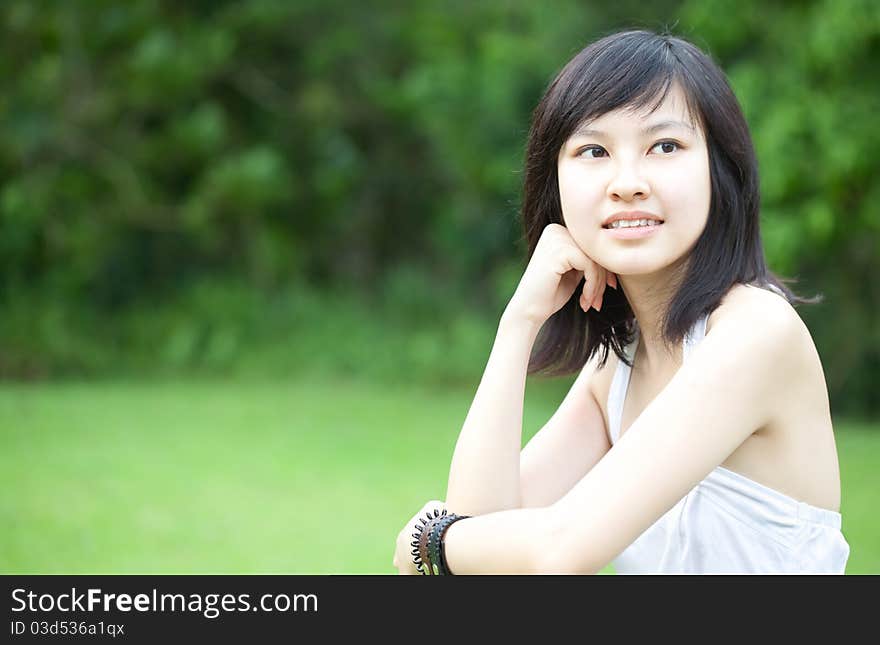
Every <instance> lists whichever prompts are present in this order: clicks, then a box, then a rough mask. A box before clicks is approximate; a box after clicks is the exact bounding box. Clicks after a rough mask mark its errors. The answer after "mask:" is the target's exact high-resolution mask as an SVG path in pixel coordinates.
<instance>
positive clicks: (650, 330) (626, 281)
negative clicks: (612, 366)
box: [618, 266, 683, 372]
mask: <svg viewBox="0 0 880 645" xmlns="http://www.w3.org/2000/svg"><path fill="white" fill-rule="evenodd" d="M682 268H683V267H682V266H670V267H665V268H664V269H662V270H661V271H657V272H655V273H646V274H639V275H628V276H624V275H618V282H619V283H620V285H621V286H622V287H623V292H624V293H625V295H626V299H627V301H628V302H629V306H630V308H631V309H632V310H633V313H634V314H635V317H636V320H637V321H638V323H639V344H638V350H637V354H638V356H639V358H638V360H637V361H636V364H638V366H639V369H640V370H645V371H649V372H654V371H658V370H659V371H662V370H663V369H664V367H665V366H666V365H668V364H669V363H675V364H677V363H678V362H680V360H681V348H679V347H670V346H669V345H667V344H666V342H665V341H664V340H663V335H662V331H663V330H662V323H663V320H662V316H663V313H664V312H665V311H666V308H667V307H668V306H669V303H670V301H671V300H672V296H673V295H674V294H675V292H676V290H677V288H678V285H679V284H680V279H681V273H682V272H683V271H682Z"/></svg>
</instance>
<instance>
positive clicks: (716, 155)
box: [521, 30, 822, 376]
mask: <svg viewBox="0 0 880 645" xmlns="http://www.w3.org/2000/svg"><path fill="white" fill-rule="evenodd" d="M674 84H677V85H678V86H679V87H681V88H682V90H683V93H684V95H685V98H686V103H687V110H688V112H689V113H690V115H691V117H692V118H693V119H694V120H695V121H696V124H697V125H698V126H699V127H700V128H701V129H702V131H703V134H704V136H705V140H706V145H707V148H708V153H709V173H710V183H711V200H710V205H709V215H708V219H707V221H706V226H705V229H704V230H703V232H702V234H701V235H700V236H699V238H698V239H697V242H696V243H695V245H694V247H693V248H692V250H691V252H690V253H689V256H688V257H687V259H686V263H685V265H684V266H683V269H682V279H681V282H680V285H679V286H678V288H677V291H676V293H675V294H674V295H673V296H672V298H671V300H670V302H669V305H668V307H667V308H666V311H665V312H664V314H663V316H662V321H663V323H662V325H661V328H662V338H663V340H664V342H666V343H668V344H669V345H673V344H678V343H680V342H681V341H682V340H683V338H684V336H685V334H686V333H687V331H688V330H689V329H690V327H691V326H692V325H693V324H694V322H695V321H696V320H698V319H699V318H700V317H701V316H702V315H704V314H708V313H710V312H711V311H713V310H714V309H715V308H716V307H717V306H718V304H719V303H720V301H721V299H722V298H723V297H724V295H725V294H726V293H727V292H728V291H729V289H730V288H731V287H732V286H733V285H735V284H754V285H756V286H760V287H763V288H768V289H771V290H773V291H776V292H777V293H779V294H780V295H781V296H783V297H784V298H785V299H786V300H788V302H789V303H791V304H792V305H793V306H796V305H797V304H801V303H806V304H814V303H816V302H820V301H821V299H822V297H821V296H817V297H814V298H812V299H806V298H802V297H800V296H797V295H795V294H794V293H793V292H792V291H791V290H790V289H789V288H788V287H787V286H785V284H784V282H795V280H784V279H782V278H779V277H777V276H775V275H774V274H773V273H771V272H770V270H769V269H768V268H767V263H766V260H765V258H764V249H763V245H762V243H761V235H760V230H759V211H760V194H759V185H758V162H757V158H756V156H755V151H754V146H753V144H752V138H751V135H750V134H749V129H748V125H747V124H746V120H745V117H744V116H743V113H742V110H741V108H740V105H739V102H738V101H737V99H736V96H735V95H734V93H733V90H732V89H731V88H730V85H729V84H728V82H727V79H726V77H725V75H724V73H723V72H722V71H721V70H720V69H719V67H718V66H717V65H716V64H715V63H714V62H713V61H712V59H711V58H710V57H709V56H708V55H707V54H705V53H704V52H703V51H701V50H700V49H699V48H698V47H696V46H695V45H693V44H692V43H690V42H688V41H686V40H683V39H681V38H678V37H675V36H672V35H670V34H656V33H653V32H650V31H645V30H633V31H624V32H618V33H614V34H611V35H607V36H605V37H603V38H601V39H600V40H597V41H596V42H593V43H592V44H590V45H588V46H587V47H585V48H584V49H583V50H581V51H580V52H579V53H578V54H577V55H576V56H575V57H574V58H572V59H571V60H570V61H569V62H568V63H567V64H566V65H565V67H564V68H563V69H562V71H560V72H559V74H558V75H557V76H556V78H555V79H554V80H553V81H552V83H550V85H549V87H548V88H547V90H546V92H545V93H544V96H543V97H542V99H541V101H540V103H539V104H538V106H537V107H536V108H535V111H534V113H533V116H532V124H531V129H530V132H529V138H528V144H527V147H526V158H525V170H524V177H523V200H522V210H521V217H522V224H523V230H524V233H525V238H526V242H527V246H528V259H531V257H532V254H533V253H534V251H535V247H536V246H537V244H538V240H539V239H540V237H541V233H542V232H543V230H544V228H545V227H546V226H547V225H548V224H551V223H556V224H561V225H563V226H564V225H565V223H564V221H563V217H562V207H561V204H560V197H559V180H558V176H557V159H558V153H559V150H560V148H561V146H562V145H563V144H564V143H565V142H566V140H567V139H568V138H569V137H570V136H571V134H572V133H573V132H574V130H575V128H577V127H578V126H579V125H581V124H582V123H584V122H586V121H589V120H592V119H594V118H597V117H599V116H601V115H603V114H605V113H607V112H611V111H613V110H616V109H618V108H629V109H639V108H643V107H645V106H647V105H648V104H649V103H650V102H651V101H652V100H654V101H655V102H654V104H653V106H652V107H651V111H652V112H653V111H654V110H656V109H657V107H658V106H659V105H660V104H661V103H662V102H663V100H664V98H665V97H666V94H667V93H668V92H669V89H670V87H672V86H673V85H674ZM583 284H584V282H583V279H582V280H581V282H580V284H579V285H578V287H577V288H576V289H575V290H574V293H573V294H572V297H571V299H570V300H569V301H568V302H567V303H566V304H565V305H563V307H562V308H561V309H560V310H559V311H557V312H556V313H554V314H553V315H552V316H551V317H550V318H549V319H548V320H547V321H546V322H545V323H544V326H543V327H542V328H541V332H540V334H539V336H538V338H537V340H536V342H535V347H534V350H533V352H532V356H531V359H530V362H529V369H528V373H530V374H531V373H535V372H542V373H543V374H545V375H548V376H559V375H567V374H571V373H573V372H575V371H577V370H580V369H581V368H582V367H583V366H584V364H585V363H586V362H587V361H589V360H590V359H591V358H592V357H593V355H594V354H595V353H596V352H597V351H599V350H601V351H602V354H601V356H600V363H599V365H600V367H601V366H603V365H604V364H605V361H606V360H607V358H608V353H609V348H610V349H612V350H613V351H614V353H615V354H617V356H618V357H619V358H620V360H622V361H624V362H625V363H627V364H628V365H630V364H631V363H630V362H629V361H628V359H627V357H626V355H625V353H624V348H625V347H626V346H627V345H628V344H629V343H630V342H632V340H633V338H634V334H635V325H634V323H635V316H634V314H633V311H632V309H631V308H630V306H629V303H628V301H627V300H626V297H625V295H624V293H623V292H622V290H620V289H617V290H616V289H612V288H607V289H605V294H604V297H603V304H602V310H601V311H599V312H597V311H596V310H595V309H592V308H590V309H589V310H588V311H587V312H586V313H585V312H584V311H583V310H582V309H581V308H580V306H579V304H578V299H579V297H580V292H581V289H582V287H583ZM619 286H620V285H619ZM585 327H586V333H585V331H584V330H585Z"/></svg>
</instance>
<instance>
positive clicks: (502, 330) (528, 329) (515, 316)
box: [498, 309, 544, 340]
mask: <svg viewBox="0 0 880 645" xmlns="http://www.w3.org/2000/svg"><path fill="white" fill-rule="evenodd" d="M543 324H544V321H543V320H540V321H539V320H536V319H534V318H530V317H529V316H527V315H524V314H521V313H519V312H516V311H512V310H510V309H505V310H504V313H502V314H501V319H500V320H499V322H498V334H499V335H501V334H505V335H513V336H524V337H526V338H530V339H531V340H534V339H535V337H536V336H537V335H538V332H539V331H540V330H541V327H542V326H543Z"/></svg>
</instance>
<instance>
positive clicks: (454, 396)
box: [0, 380, 880, 574]
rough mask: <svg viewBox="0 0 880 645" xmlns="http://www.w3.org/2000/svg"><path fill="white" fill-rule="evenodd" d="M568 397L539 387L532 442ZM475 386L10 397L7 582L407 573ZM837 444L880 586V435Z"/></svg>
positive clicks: (165, 386) (1, 567)
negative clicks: (79, 576) (412, 540)
mask: <svg viewBox="0 0 880 645" xmlns="http://www.w3.org/2000/svg"><path fill="white" fill-rule="evenodd" d="M567 384H568V383H567V382H565V381H564V380H562V381H553V382H533V381H530V382H529V387H528V391H527V397H526V398H527V400H526V412H525V428H526V430H525V438H526V439H527V438H529V437H531V435H532V434H534V432H535V431H537V429H538V428H539V427H540V425H541V424H542V423H543V422H544V421H545V420H546V419H547V418H548V417H549V416H550V414H551V413H552V412H553V409H554V408H555V406H556V405H557V404H558V401H559V400H560V398H561V396H562V394H563V393H564V391H565V388H566V387H567ZM475 387H476V383H474V384H473V387H464V388H454V389H453V388H448V389H436V388H432V389H429V388H424V387H421V388H419V387H416V386H412V387H406V388H401V387H390V386H380V385H376V384H365V383H362V382H361V383H358V382H345V381H332V382H323V383H315V382H308V383H306V382H283V383H271V384H266V383H256V382H246V383H232V382H222V383H212V382H206V381H201V382H191V381H186V382H162V383H156V384H150V383H134V384H132V383H129V384H126V383H119V382H117V383H109V384H107V383H105V384H40V385H4V386H2V387H0V441H2V451H0V491H2V492H0V522H2V525H3V527H4V530H3V531H2V532H0V571H2V572H5V573H270V572H271V573H318V574H326V573H394V572H395V570H394V569H393V567H392V566H391V558H392V555H393V549H394V542H395V538H396V536H397V533H398V531H399V530H400V528H401V527H402V526H403V523H404V522H406V521H407V520H409V519H410V517H411V516H412V514H413V513H415V511H416V510H418V508H419V507H420V506H421V504H422V503H423V502H425V501H427V500H428V499H442V498H443V496H444V494H445V488H446V478H447V475H448V466H449V459H450V457H451V455H452V450H453V447H454V445H455V439H456V436H457V434H458V430H459V428H460V425H461V422H462V421H463V419H464V417H465V415H466V413H467V410H468V406H469V405H470V402H471V398H472V396H473V388H475ZM835 428H836V432H837V442H838V450H839V453H840V460H841V472H842V480H843V506H842V509H841V511H842V513H843V518H844V535H845V536H846V538H847V540H848V541H849V542H850V544H851V546H852V553H851V556H850V560H849V565H848V569H847V573H878V572H880V516H878V513H877V512H876V508H877V507H876V492H877V491H878V490H880V471H878V468H877V464H880V428H878V427H877V426H876V425H873V426H869V425H868V424H856V423H845V422H841V421H837V422H836V425H835ZM611 571H613V569H611V568H610V566H609V567H607V568H606V569H605V570H603V572H605V573H610V572H611Z"/></svg>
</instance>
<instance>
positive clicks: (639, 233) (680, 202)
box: [558, 86, 711, 276]
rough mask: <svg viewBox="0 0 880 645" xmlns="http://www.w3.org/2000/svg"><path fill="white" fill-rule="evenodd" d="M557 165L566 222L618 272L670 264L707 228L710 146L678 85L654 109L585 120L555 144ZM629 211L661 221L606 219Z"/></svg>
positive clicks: (645, 271)
mask: <svg viewBox="0 0 880 645" xmlns="http://www.w3.org/2000/svg"><path fill="white" fill-rule="evenodd" d="M558 173H559V196H560V200H561V203H562V216H563V220H564V222H565V225H566V227H567V228H568V230H569V232H570V233H571V235H572V237H573V238H574V240H575V242H576V243H577V244H578V246H579V247H580V248H581V250H583V251H584V253H585V254H586V255H587V256H589V257H590V258H591V259H592V260H593V261H594V262H597V263H598V264H600V265H601V266H603V267H605V268H606V269H609V270H610V271H613V272H614V273H617V274H618V275H624V276H625V275H639V274H649V273H653V272H655V271H658V270H661V269H664V268H666V267H668V266H670V265H673V264H674V263H676V262H677V261H679V260H681V259H683V258H685V257H686V256H687V254H688V253H689V252H690V250H691V248H692V247H693V245H694V244H695V243H696V241H697V238H698V237H699V236H700V234H701V233H702V232H703V229H704V228H705V225H706V220H707V218H708V215H709V202H710V197H711V186H710V181H709V152H708V149H707V147H706V141H705V138H704V136H703V134H702V132H700V130H699V126H697V125H696V124H694V123H693V122H692V121H691V120H690V119H689V118H688V116H687V108H686V106H685V102H684V95H683V94H682V92H681V89H680V88H679V87H677V86H673V87H672V88H670V91H669V93H668V94H667V95H666V99H665V100H664V102H663V103H662V104H661V105H660V107H659V108H658V109H657V110H656V111H655V112H654V113H653V114H650V115H647V114H645V113H644V112H643V113H638V114H634V113H632V112H628V111H622V110H615V111H614V112H609V113H607V114H604V115H602V116H601V117H599V118H597V119H595V120H593V121H591V122H589V123H585V124H582V126H581V127H580V128H578V130H576V131H575V133H574V134H573V135H572V136H571V137H569V139H568V140H567V141H566V142H565V143H564V144H563V146H562V149H561V150H560V152H559V158H558ZM631 211H642V212H643V213H646V215H644V216H640V217H645V218H648V217H651V216H654V217H657V218H660V219H661V220H662V221H663V223H662V224H660V225H658V226H648V227H642V226H639V227H631V228H618V229H613V228H610V227H609V226H608V225H607V221H608V219H609V218H611V217H613V216H614V215H615V214H617V213H626V212H631Z"/></svg>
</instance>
